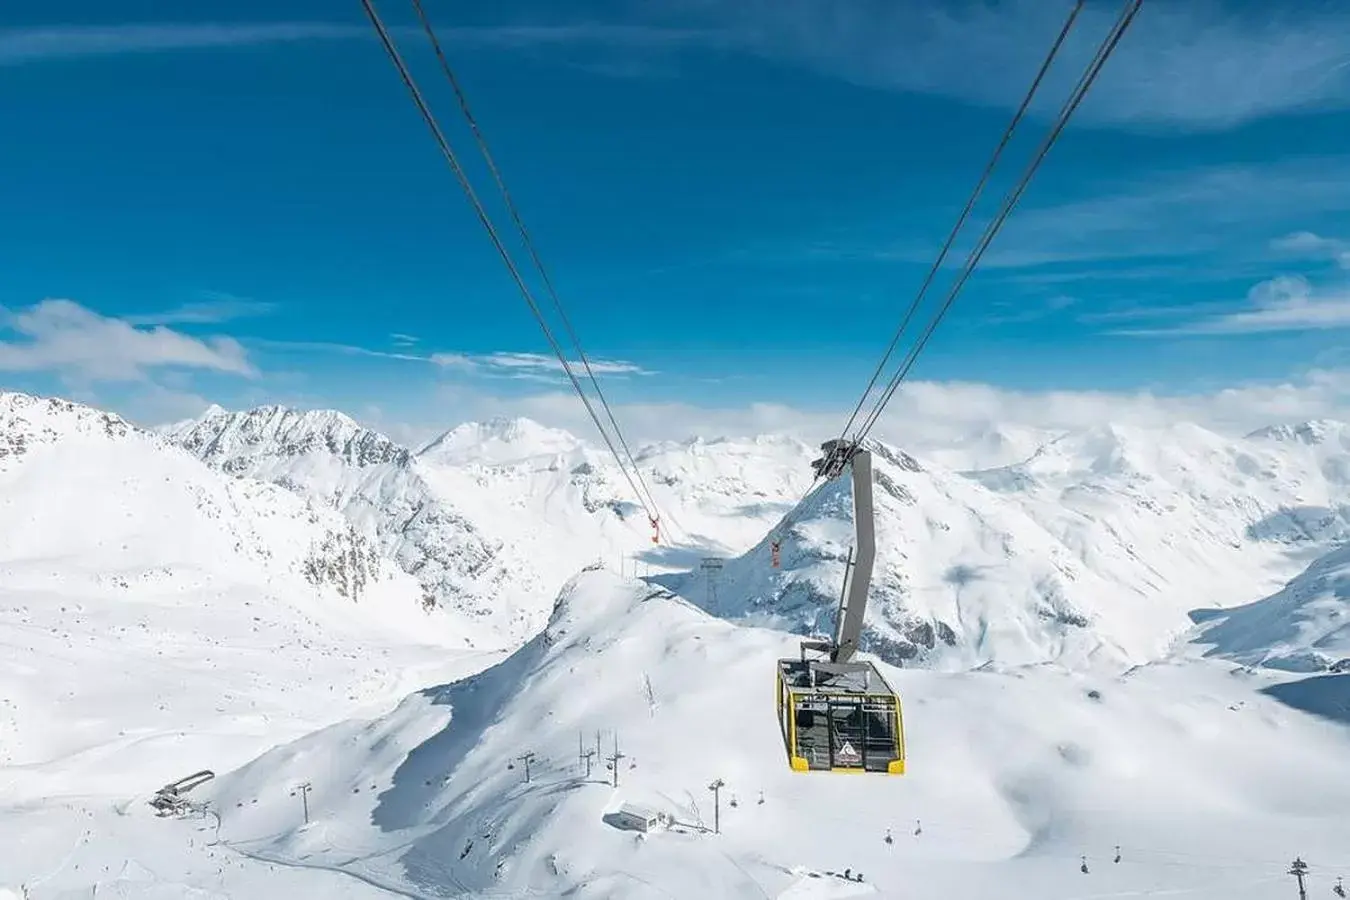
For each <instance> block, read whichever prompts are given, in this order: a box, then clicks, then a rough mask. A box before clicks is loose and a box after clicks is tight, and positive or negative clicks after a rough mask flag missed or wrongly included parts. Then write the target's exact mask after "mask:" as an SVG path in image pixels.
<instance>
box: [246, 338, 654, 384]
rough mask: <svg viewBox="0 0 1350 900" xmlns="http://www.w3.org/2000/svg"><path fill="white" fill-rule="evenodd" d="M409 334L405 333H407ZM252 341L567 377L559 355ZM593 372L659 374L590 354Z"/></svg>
mask: <svg viewBox="0 0 1350 900" xmlns="http://www.w3.org/2000/svg"><path fill="white" fill-rule="evenodd" d="M404 337H406V335H404ZM249 344H250V345H253V346H256V347H259V348H260V349H272V350H281V351H300V352H315V353H340V354H343V355H347V356H368V357H373V358H376V359H396V360H404V361H407V362H417V363H426V364H430V365H434V366H438V367H440V368H442V369H447V370H452V371H457V372H460V373H463V374H468V375H474V376H481V377H489V378H512V379H522V380H534V381H547V382H557V381H558V380H560V379H565V378H566V374H565V373H564V372H563V367H562V363H560V362H559V361H558V358H557V357H556V356H549V355H546V354H543V353H518V352H511V351H505V350H503V351H497V352H494V353H458V352H446V351H442V352H435V353H416V352H413V351H412V350H411V348H410V347H405V348H403V349H397V350H376V349H374V348H371V347H361V346H357V345H354V344H342V343H333V342H327V341H277V340H269V339H262V338H253V339H250V340H249ZM588 360H589V362H590V366H591V371H592V372H594V373H595V374H596V375H609V376H627V375H654V374H656V373H654V372H652V371H649V370H647V369H645V368H643V367H642V366H640V365H638V364H637V363H633V362H627V361H625V360H614V359H598V358H596V357H588ZM567 364H568V365H569V366H571V367H572V370H573V371H574V372H575V373H576V374H577V376H578V377H580V376H581V375H582V373H583V372H584V371H585V366H584V364H583V363H582V362H581V360H573V359H569V360H568V361H567Z"/></svg>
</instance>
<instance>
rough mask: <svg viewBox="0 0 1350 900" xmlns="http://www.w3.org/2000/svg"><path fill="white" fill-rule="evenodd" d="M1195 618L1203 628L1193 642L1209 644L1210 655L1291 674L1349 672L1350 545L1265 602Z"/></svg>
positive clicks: (1320, 562) (1209, 612)
mask: <svg viewBox="0 0 1350 900" xmlns="http://www.w3.org/2000/svg"><path fill="white" fill-rule="evenodd" d="M1197 618H1198V619H1199V620H1200V621H1202V622H1204V623H1206V627H1205V629H1204V631H1203V632H1202V633H1201V634H1200V635H1199V636H1198V637H1197V638H1196V641H1197V642H1198V643H1202V644H1212V645H1213V646H1212V647H1211V648H1210V650H1209V653H1210V654H1211V655H1214V656H1222V657H1225V658H1227V659H1233V660H1237V661H1238V662H1240V663H1243V664H1244V665H1249V666H1269V667H1272V668H1278V669H1287V670H1290V671H1294V672H1320V671H1324V670H1328V669H1330V670H1331V671H1335V672H1350V544H1344V545H1341V546H1340V547H1337V548H1336V549H1335V550H1333V551H1331V552H1330V553H1328V554H1326V555H1325V556H1322V557H1320V558H1318V559H1317V560H1316V561H1315V562H1313V564H1312V565H1310V566H1309V567H1308V568H1307V570H1306V571H1304V572H1302V573H1301V574H1299V576H1298V577H1297V578H1295V579H1294V580H1293V581H1291V582H1289V584H1288V585H1286V586H1285V587H1284V588H1283V589H1282V590H1280V591H1279V592H1277V593H1275V594H1272V595H1271V596H1269V597H1266V598H1265V599H1263V600H1258V601H1257V602H1256V603H1251V604H1248V605H1246V606H1240V607H1238V608H1236V609H1232V610H1227V611H1225V612H1214V611H1206V612H1203V613H1201V614H1199V615H1197ZM1216 618H1217V619H1219V620H1220V621H1217V622H1214V621H1213V620H1214V619H1216Z"/></svg>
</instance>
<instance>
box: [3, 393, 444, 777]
mask: <svg viewBox="0 0 1350 900" xmlns="http://www.w3.org/2000/svg"><path fill="white" fill-rule="evenodd" d="M465 627H466V625H465V623H460V622H451V621H448V620H447V619H446V617H443V616H437V615H434V614H433V613H431V612H429V611H428V610H426V609H424V608H423V605H422V592H421V589H420V587H419V586H418V585H417V583H416V581H415V580H414V579H413V578H411V577H410V576H408V575H407V574H406V573H404V572H402V571H401V570H399V569H398V568H397V567H396V566H393V565H391V564H390V563H389V562H388V561H387V560H385V559H384V558H383V556H382V555H381V554H380V553H379V552H378V548H376V547H375V546H374V545H373V544H371V543H370V542H369V541H368V540H367V539H366V538H365V537H364V536H363V535H361V534H360V533H359V531H357V530H356V529H354V528H353V527H352V526H351V524H350V523H349V522H347V521H346V520H345V519H343V517H342V516H340V515H338V514H337V513H335V512H333V511H332V510H327V509H322V508H317V507H315V506H314V505H313V504H311V503H309V502H308V501H306V500H305V499H303V498H301V497H298V496H296V495H294V494H292V493H290V492H288V491H284V490H282V489H280V488H277V487H275V486H273V485H270V484H265V483H263V482H259V481H253V480H240V479H234V478H229V477H226V476H223V475H221V474H220V473H219V472H216V471H213V470H212V469H210V468H208V467H207V466H206V465H204V464H203V463H202V462H201V461H200V460H198V459H196V458H194V457H193V456H192V455H190V454H188V453H187V452H185V451H184V450H182V449H181V448H179V447H176V446H174V445H172V444H170V443H167V442H166V441H164V440H163V439H161V438H160V437H158V436H156V435H153V434H150V433H148V432H145V431H142V430H140V429H137V428H135V427H133V426H131V425H129V424H128V423H127V422H125V421H123V420H122V419H120V418H118V417H116V416H113V415H110V414H108V413H105V412H101V411H99V410H95V409H91V408H89V407H86V406H81V405H79V404H75V403H70V402H67V401H64V400H54V399H41V398H37V397H32V396H29V395H26V394H18V393H3V394H0V765H13V766H22V769H21V770H20V769H15V770H13V771H12V772H11V775H12V778H10V780H8V781H4V780H3V779H0V784H3V786H0V795H3V794H4V792H5V790H6V789H9V788H16V787H21V786H25V785H27V786H31V787H33V789H34V790H36V791H37V793H38V795H41V796H57V795H61V794H63V793H65V792H67V791H69V790H70V787H69V786H68V785H67V784H65V783H63V779H69V778H76V777H77V776H76V775H75V774H74V773H75V772H77V771H78V772H89V773H93V774H95V775H96V776H98V777H99V778H102V779H104V780H105V782H110V783H116V782H117V781H118V779H119V778H120V777H122V776H123V775H124V774H125V773H126V772H127V771H128V767H130V768H133V769H134V768H135V767H136V766H139V765H150V766H152V767H153V766H157V765H162V764H163V763H164V761H165V759H168V760H170V761H172V760H174V759H179V758H181V757H183V756H188V755H190V754H191V752H192V749H193V747H194V746H195V744H196V742H197V741H198V740H200V738H198V737H187V735H189V734H197V733H198V732H201V731H202V730H205V732H208V733H210V734H212V735H213V736H214V739H216V740H219V741H222V742H224V743H225V744H228V745H231V746H234V747H236V750H235V751H234V752H241V753H244V754H247V753H249V752H258V751H259V750H260V749H262V747H265V746H267V745H268V743H267V742H268V740H269V738H270V741H271V742H275V741H276V740H278V739H281V738H283V737H284V736H286V735H294V734H296V733H297V731H301V732H302V731H303V730H304V729H303V727H299V726H298V724H297V722H298V720H297V717H296V715H295V711H296V708H297V707H298V706H307V707H308V708H310V709H311V710H312V711H313V714H315V715H316V716H317V717H318V718H319V721H326V720H327V716H328V715H340V714H341V713H342V712H343V711H354V710H356V709H359V708H361V707H362V705H363V704H365V703H368V702H370V700H371V699H372V697H379V696H382V691H383V690H386V689H388V688H389V687H390V686H391V685H392V686H394V687H395V688H397V687H398V686H401V685H403V684H404V683H405V682H404V678H406V677H407V675H408V674H409V673H411V672H428V671H445V668H444V667H443V666H440V665H439V664H438V662H437V660H438V659H444V658H447V657H449V656H453V655H454V653H455V652H456V651H457V650H461V648H463V647H464V646H465V641H464V638H463V635H464V631H465ZM356 640H360V641H362V642H363V643H364V646H365V648H366V652H365V653H354V652H353V651H352V649H351V645H352V643H353V642H354V641H356ZM391 646H394V647H399V648H402V654H401V655H402V656H403V663H402V666H403V668H401V669H399V670H397V671H396V672H390V671H389V670H388V669H387V668H386V667H387V665H388V660H387V659H384V658H382V654H383V653H387V652H388V648H390V647H391ZM260 661H262V662H265V664H263V665H260V664H259V663H260ZM292 702H294V704H295V705H294V706H293V705H292ZM282 710H285V712H284V714H282V712H281V711H282ZM272 722H275V723H276V724H269V723H272ZM226 735H229V738H228V739H227V738H226ZM259 741H261V742H262V747H259V746H258V742H259ZM215 752H216V753H219V749H217V750H216V751H215ZM228 758H229V757H228V754H225V755H224V757H223V759H224V761H228ZM44 792H45V793H44Z"/></svg>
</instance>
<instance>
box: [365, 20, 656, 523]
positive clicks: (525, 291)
mask: <svg viewBox="0 0 1350 900" xmlns="http://www.w3.org/2000/svg"><path fill="white" fill-rule="evenodd" d="M361 5H362V6H363V7H364V8H365V11H366V15H367V16H368V17H369V18H370V21H371V24H372V25H374V27H375V31H376V33H377V34H378V35H379V38H380V43H381V44H383V46H384V49H385V52H386V53H388V55H389V58H390V60H391V61H392V62H393V64H394V66H395V68H397V69H398V73H399V75H400V77H401V78H402V79H403V83H404V85H405V86H406V87H407V88H408V92H409V93H410V94H411V95H412V98H413V102H414V103H415V104H416V105H417V108H418V110H419V111H420V112H421V114H422V118H423V119H424V120H425V121H426V123H427V127H428V128H430V129H431V133H432V136H433V137H434V138H435V139H436V143H437V145H438V146H439V148H440V151H441V155H442V156H444V157H445V161H446V162H447V163H448V164H449V166H450V169H451V171H452V172H454V174H455V177H456V178H457V179H458V181H459V184H460V187H462V188H463V189H464V193H465V194H466V195H467V196H468V198H469V202H470V203H471V204H472V205H473V208H474V212H476V213H477V215H478V220H479V222H480V223H481V224H482V226H483V228H484V230H486V231H487V233H488V237H489V238H491V240H492V244H493V246H494V247H495V248H496V250H497V253H498V254H499V255H500V256H501V258H502V262H503V263H504V264H505V265H506V268H507V271H508V272H509V273H510V275H511V278H512V279H513V280H514V281H515V283H516V287H517V288H519V290H520V293H521V296H522V297H524V298H525V302H526V303H527V304H528V305H529V307H530V312H531V313H533V314H534V318H535V320H536V321H537V322H538V323H539V327H540V329H541V330H542V331H543V332H544V337H545V338H546V339H547V340H548V342H549V345H550V346H551V347H552V349H553V352H554V355H556V356H557V357H558V362H559V363H560V364H561V365H562V368H563V371H564V372H565V373H566V374H567V377H568V380H570V381H571V382H572V387H573V389H575V390H576V392H577V396H578V397H580V398H581V402H582V404H583V405H584V406H585V407H586V411H587V413H589V414H590V417H591V421H592V422H594V423H595V427H596V429H597V430H599V432H600V436H601V437H602V438H604V441H605V444H606V446H608V447H609V451H610V453H612V454H613V455H614V458H615V461H616V462H618V463H619V469H620V471H621V472H622V473H623V476H624V478H625V479H626V480H627V481H628V486H629V487H630V488H632V490H633V493H634V494H635V495H636V496H637V498H638V502H639V503H640V504H642V507H643V509H644V510H645V511H646V513H647V516H648V518H650V519H653V520H655V519H656V510H654V509H652V508H650V507H648V505H647V501H646V499H645V498H644V497H643V496H642V492H641V491H639V490H638V488H637V485H636V484H634V482H633V478H632V476H631V475H629V474H628V468H627V467H626V466H624V465H623V459H622V457H621V456H620V455H619V452H618V450H617V449H616V448H615V446H614V442H613V440H611V438H610V436H609V432H608V431H606V430H605V427H604V424H603V423H602V422H601V421H600V417H599V416H598V415H597V414H596V412H595V408H594V407H593V406H592V405H591V401H590V398H589V397H587V396H586V392H585V390H583V389H582V387H581V382H580V381H578V380H577V377H576V374H575V373H574V372H573V371H572V366H571V364H570V363H569V362H568V361H567V355H566V353H564V352H563V349H562V347H561V346H560V345H559V344H558V341H557V339H556V338H554V336H553V332H552V330H551V329H550V328H549V326H548V322H547V320H546V319H545V318H544V315H543V313H542V312H541V311H540V309H539V305H538V303H536V302H535V299H534V296H533V295H532V294H531V293H530V289H529V286H528V285H526V284H525V281H524V279H523V278H522V277H521V274H520V270H519V269H517V268H516V265H515V262H514V260H512V259H511V254H510V252H509V251H508V250H507V249H506V247H505V245H504V244H503V243H502V241H501V238H500V236H499V235H498V234H497V229H496V228H495V226H494V225H493V224H492V220H491V218H489V216H488V214H487V211H486V210H485V209H484V208H483V204H482V202H481V201H480V200H479V199H478V195H477V194H476V193H475V192H474V190H473V185H471V184H470V183H469V179H468V176H467V175H466V174H465V172H464V169H463V167H462V166H461V165H460V162H459V158H458V157H457V156H456V155H455V151H454V149H453V148H452V147H451V146H450V142H449V141H448V140H446V137H445V134H444V132H442V131H441V127H440V125H439V123H438V122H437V121H436V117H435V115H434V114H433V113H432V112H431V109H430V108H429V107H428V106H427V103H426V100H425V99H424V98H423V96H422V92H421V91H420V90H419V89H418V87H417V82H416V80H415V79H414V78H413V76H412V73H411V72H409V71H408V67H407V65H406V64H405V63H404V62H403V58H402V56H400V55H399V52H398V49H397V48H396V47H395V46H394V43H393V40H392V38H391V37H390V36H389V32H388V30H387V29H386V28H385V26H384V23H383V22H382V21H380V17H379V14H378V13H377V12H376V11H375V7H374V6H373V5H372V3H371V0H361Z"/></svg>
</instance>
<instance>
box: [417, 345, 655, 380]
mask: <svg viewBox="0 0 1350 900" xmlns="http://www.w3.org/2000/svg"><path fill="white" fill-rule="evenodd" d="M431 361H432V362H434V363H436V364H437V365H440V366H444V367H446V368H452V369H462V370H467V371H471V372H477V373H481V374H490V375H499V376H506V377H511V378H524V377H539V376H548V377H549V378H550V379H553V378H558V377H563V376H564V372H563V366H562V363H561V362H559V360H558V358H557V357H556V356H545V355H544V354H542V353H507V352H498V353H487V354H466V353H434V354H432V355H431ZM589 362H590V367H591V371H592V372H594V373H595V374H596V375H651V374H654V373H652V372H649V371H647V370H646V369H644V368H642V367H641V366H639V365H637V364H636V363H631V362H625V361H623V360H610V359H595V358H589ZM567 364H568V366H570V367H571V368H572V370H573V371H574V372H576V373H577V374H578V375H580V374H581V373H582V372H583V371H584V370H585V365H584V364H583V363H582V362H581V360H571V359H569V360H568V361H567Z"/></svg>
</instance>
